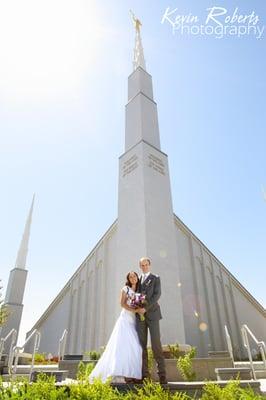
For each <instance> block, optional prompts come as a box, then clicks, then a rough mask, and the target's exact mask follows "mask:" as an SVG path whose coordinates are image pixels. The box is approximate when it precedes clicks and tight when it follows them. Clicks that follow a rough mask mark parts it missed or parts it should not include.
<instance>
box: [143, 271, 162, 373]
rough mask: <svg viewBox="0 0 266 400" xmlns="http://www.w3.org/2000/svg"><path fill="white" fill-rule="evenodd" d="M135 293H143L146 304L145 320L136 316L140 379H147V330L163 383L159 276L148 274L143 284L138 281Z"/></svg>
mask: <svg viewBox="0 0 266 400" xmlns="http://www.w3.org/2000/svg"><path fill="white" fill-rule="evenodd" d="M137 292H139V293H143V294H145V296H146V304H145V306H144V308H145V309H146V313H145V314H144V317H145V320H144V321H141V319H140V317H139V314H136V315H137V332H138V336H139V340H140V344H141V346H142V349H143V354H142V377H143V378H145V377H149V370H148V353H147V338H148V329H149V331H150V336H151V347H152V352H153V355H154V358H155V360H156V362H157V366H158V375H159V378H160V381H164V380H165V379H166V373H165V362H164V356H163V351H162V345H161V339H160V327H159V320H160V319H162V314H161V309H160V306H159V304H158V300H159V298H160V296H161V282H160V278H159V276H157V275H153V274H152V273H150V274H149V275H148V276H147V278H146V279H145V281H144V282H143V283H142V282H141V280H140V281H139V283H138V287H137Z"/></svg>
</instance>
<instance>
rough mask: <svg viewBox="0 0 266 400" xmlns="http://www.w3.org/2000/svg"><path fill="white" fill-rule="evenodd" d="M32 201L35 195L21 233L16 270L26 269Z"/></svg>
mask: <svg viewBox="0 0 266 400" xmlns="http://www.w3.org/2000/svg"><path fill="white" fill-rule="evenodd" d="M34 200H35V194H34V195H33V198H32V203H31V207H30V211H29V215H28V218H27V221H26V225H25V229H24V233H23V236H22V239H21V243H20V247H19V250H18V254H17V259H16V264H15V267H16V268H22V269H24V268H25V267H26V261H27V255H28V245H29V239H30V228H31V220H32V213H33V206H34Z"/></svg>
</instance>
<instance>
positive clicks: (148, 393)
mask: <svg viewBox="0 0 266 400" xmlns="http://www.w3.org/2000/svg"><path fill="white" fill-rule="evenodd" d="M123 399H124V400H192V399H191V398H190V397H189V396H187V395H186V394H185V393H180V392H179V393H177V392H176V393H174V394H171V393H170V391H169V390H165V389H164V388H162V386H161V385H159V384H158V383H154V382H152V381H150V380H146V381H145V383H144V385H143V387H142V388H139V389H137V390H136V391H134V392H128V393H127V394H126V395H125V396H124V398H123Z"/></svg>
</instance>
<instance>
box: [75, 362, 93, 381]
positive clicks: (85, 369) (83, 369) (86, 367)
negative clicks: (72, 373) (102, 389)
mask: <svg viewBox="0 0 266 400" xmlns="http://www.w3.org/2000/svg"><path fill="white" fill-rule="evenodd" d="M93 368H94V363H88V364H84V362H82V361H81V362H80V363H79V366H78V372H77V380H78V381H79V382H83V383H84V382H88V381H89V375H90V373H91V371H92V370H93Z"/></svg>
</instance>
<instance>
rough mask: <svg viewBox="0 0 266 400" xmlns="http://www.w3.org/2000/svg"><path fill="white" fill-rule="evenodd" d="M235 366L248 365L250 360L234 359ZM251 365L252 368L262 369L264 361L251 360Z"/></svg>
mask: <svg viewBox="0 0 266 400" xmlns="http://www.w3.org/2000/svg"><path fill="white" fill-rule="evenodd" d="M235 366H236V367H247V368H248V367H250V362H249V361H236V362H235ZM253 367H254V369H255V370H256V369H260V370H262V369H264V363H263V362H262V361H253Z"/></svg>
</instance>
